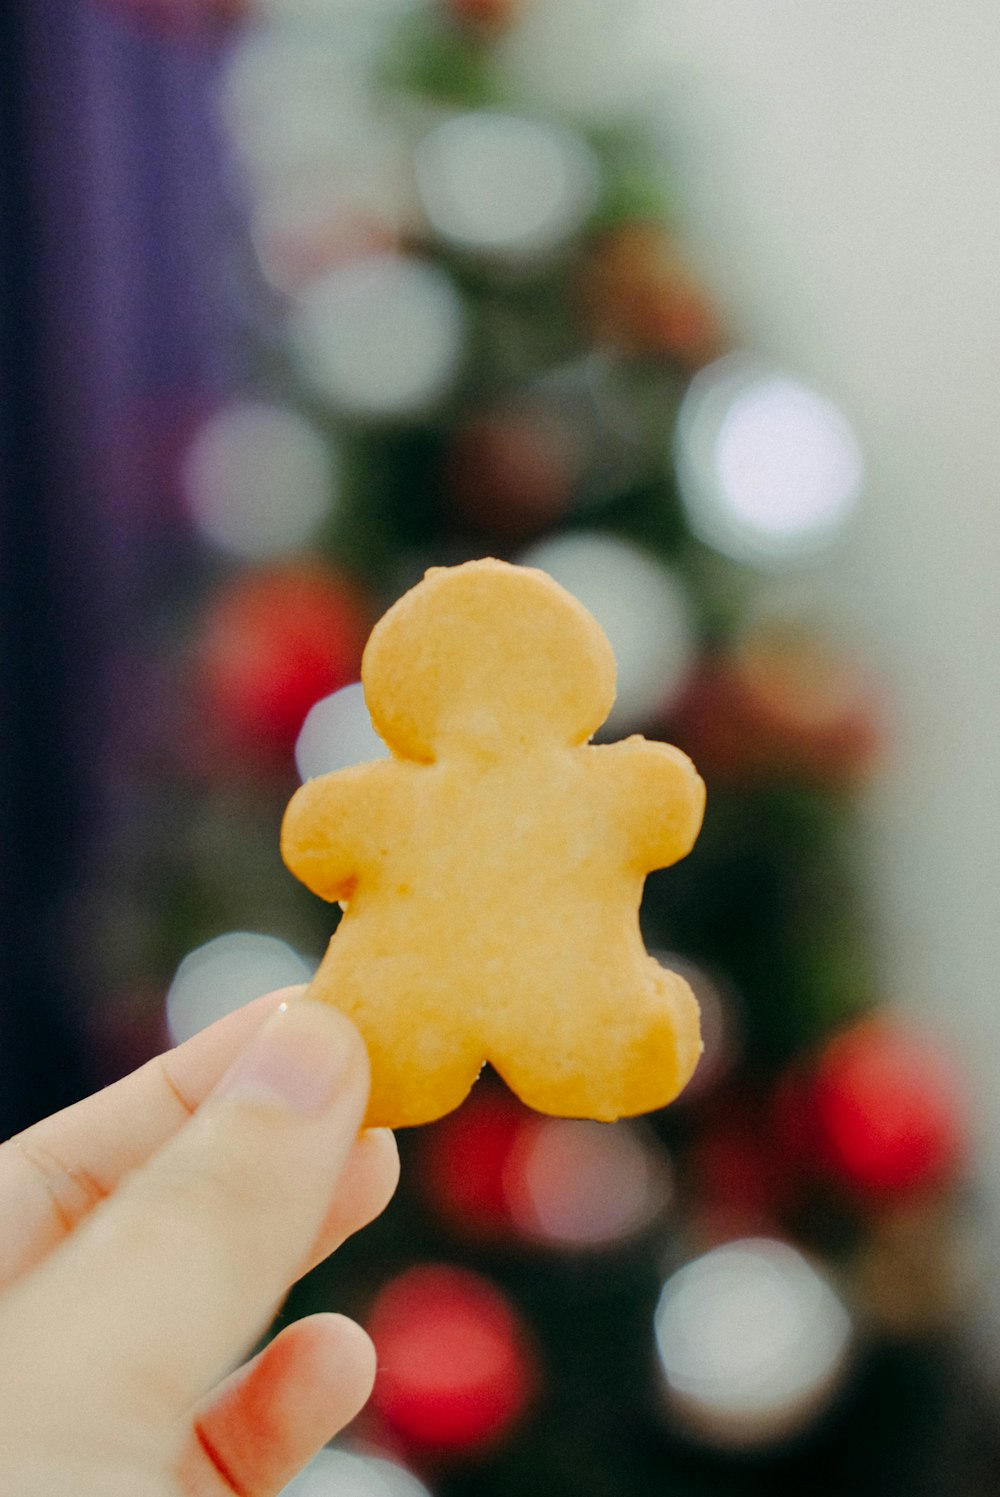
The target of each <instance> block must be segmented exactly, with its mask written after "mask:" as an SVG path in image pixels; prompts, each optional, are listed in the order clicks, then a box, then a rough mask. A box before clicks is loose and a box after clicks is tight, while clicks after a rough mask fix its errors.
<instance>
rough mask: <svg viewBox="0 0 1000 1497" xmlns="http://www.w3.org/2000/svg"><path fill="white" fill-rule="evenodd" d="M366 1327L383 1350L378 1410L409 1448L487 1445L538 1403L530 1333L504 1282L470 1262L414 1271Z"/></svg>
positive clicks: (389, 1289)
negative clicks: (475, 1270) (500, 1285)
mask: <svg viewBox="0 0 1000 1497" xmlns="http://www.w3.org/2000/svg"><path fill="white" fill-rule="evenodd" d="M367 1329H368V1332H369V1334H370V1335H371V1338H372V1340H373V1341H374V1343H375V1349H376V1352H377V1354H378V1375H377V1377H376V1379H375V1390H374V1392H373V1394H372V1409H373V1411H374V1412H375V1413H376V1414H378V1415H379V1416H381V1418H382V1419H383V1420H384V1421H385V1422H386V1424H388V1425H389V1426H390V1427H391V1428H392V1429H393V1430H394V1431H395V1432H396V1433H397V1434H398V1435H399V1436H400V1437H401V1439H403V1440H404V1441H405V1442H406V1443H407V1444H409V1445H411V1446H414V1447H418V1448H420V1449H422V1450H425V1451H427V1452H433V1453H437V1454H441V1455H443V1454H445V1453H448V1452H453V1453H454V1452H460V1451H473V1450H477V1449H480V1448H482V1447H483V1446H486V1445H490V1444H492V1443H493V1442H495V1441H496V1440H498V1439H500V1437H501V1436H502V1435H503V1434H504V1433H505V1432H506V1431H507V1430H508V1429H509V1428H510V1427H511V1425H512V1424H513V1423H514V1422H515V1421H516V1419H517V1418H518V1417H519V1415H521V1414H522V1413H523V1411H524V1409H525V1407H526V1406H527V1404H528V1402H529V1401H530V1398H531V1395H532V1393H533V1391H534V1388H535V1385H536V1381H537V1375H536V1365H535V1359H534V1355H533V1353H532V1351H531V1349H530V1343H529V1337H528V1333H527V1330H526V1328H525V1326H524V1324H523V1322H522V1320H521V1318H520V1316H519V1315H518V1314H517V1312H516V1311H515V1309H514V1308H513V1306H512V1305H511V1304H510V1302H509V1301H508V1300H507V1299H506V1297H505V1296H504V1295H503V1294H502V1293H501V1292H500V1290H499V1289H498V1288H497V1287H496V1285H494V1284H492V1283H491V1282H490V1281H489V1280H488V1279H485V1278H483V1277H482V1276H481V1275H479V1274H476V1273H472V1272H470V1271H469V1270H468V1269H460V1268H451V1267H447V1266H444V1265H441V1264H422V1265H420V1266H419V1267H417V1268H411V1269H409V1270H408V1271H407V1272H406V1273H403V1274H401V1275H400V1276H399V1278H396V1279H393V1280H392V1281H391V1282H390V1283H389V1284H387V1285H386V1286H385V1288H384V1289H383V1290H382V1291H381V1293H380V1294H379V1296H378V1298H377V1299H376V1301H375V1304H374V1305H373V1307H372V1310H371V1314H370V1316H369V1318H368V1320H367Z"/></svg>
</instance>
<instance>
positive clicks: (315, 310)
mask: <svg viewBox="0 0 1000 1497" xmlns="http://www.w3.org/2000/svg"><path fill="white" fill-rule="evenodd" d="M289 332H290V336H291V344H292V350H293V353H294V354H295V356H296V358H297V360H298V362H299V365H300V367H301V369H302V372H303V373H304V374H305V376H306V377H307V378H308V380H309V381H310V383H311V384H312V385H313V387H314V388H315V389H316V391H317V392H318V393H319V394H320V395H322V396H324V397H325V398H326V399H327V400H329V401H330V402H331V404H332V405H334V406H335V407H336V408H337V409H339V410H341V411H343V412H344V413H345V414H348V415H353V416H359V417H368V418H378V417H382V418H389V419H392V418H399V417H407V416H415V415H418V414H419V413H420V412H422V411H424V410H426V409H428V408H429V407H430V406H432V405H433V404H434V403H435V402H436V401H437V400H438V399H440V398H441V397H442V396H443V395H444V393H445V392H446V390H447V388H448V386H449V385H450V383H451V381H452V379H453V378H454V376H455V374H456V373H457V370H458V365H459V361H460V359H461V355H462V351H463V344H464V337H465V318H464V312H463V308H462V303H461V300H460V299H459V295H458V292H457V291H456V290H455V288H454V286H453V284H452V282H451V281H450V280H449V278H448V277H447V276H446V275H445V274H444V272H443V271H441V270H439V269H437V268H436V267H435V266H432V265H428V264H426V263H425V262H423V261H422V260H416V259H412V258H408V257H406V256H403V255H392V254H384V255H370V256H367V257H366V258H364V259H361V260H354V261H351V262H350V263H349V264H347V265H343V266H341V267H339V268H338V269H336V270H334V271H333V272H331V274H330V275H327V276H324V277H323V278H322V279H321V280H318V281H315V282H313V283H312V285H310V286H308V287H307V288H306V289H305V290H304V291H303V292H302V294H301V295H300V296H299V297H298V299H297V301H296V302H295V304H294V307H293V310H292V314H291V318H290V322H289Z"/></svg>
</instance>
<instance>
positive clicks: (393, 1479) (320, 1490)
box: [281, 1447, 430, 1497]
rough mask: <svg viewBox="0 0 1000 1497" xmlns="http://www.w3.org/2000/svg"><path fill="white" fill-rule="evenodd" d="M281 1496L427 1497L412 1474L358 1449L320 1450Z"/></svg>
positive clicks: (425, 1489)
mask: <svg viewBox="0 0 1000 1497" xmlns="http://www.w3.org/2000/svg"><path fill="white" fill-rule="evenodd" d="M281 1497H430V1493H429V1492H428V1489H427V1488H426V1487H425V1486H424V1484H423V1482H422V1481H419V1480H418V1478H417V1477H416V1476H414V1475H413V1473H412V1471H407V1470H406V1468H405V1467H404V1466H400V1465H399V1464H398V1463H397V1462H396V1461H390V1460H386V1459H385V1457H383V1456H377V1455H369V1454H368V1453H367V1452H364V1451H360V1450H341V1449H336V1448H334V1449H331V1448H329V1447H328V1448H327V1449H325V1450H321V1451H320V1452H319V1454H318V1455H317V1456H314V1457H313V1459H312V1460H311V1461H310V1462H309V1464H308V1466H307V1467H306V1468H305V1470H304V1471H301V1472H300V1473H299V1475H298V1476H296V1477H295V1478H294V1480H293V1481H291V1482H289V1484H288V1486H287V1487H284V1488H283V1489H282V1491H281Z"/></svg>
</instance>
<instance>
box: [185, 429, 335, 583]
mask: <svg viewBox="0 0 1000 1497" xmlns="http://www.w3.org/2000/svg"><path fill="white" fill-rule="evenodd" d="M181 481H182V485H183V490H184V496H185V499H186V501H187V505H188V510H189V511H190V514H191V518H192V521H193V523H194V525H195V528H196V529H197V531H198V532H199V534H200V535H201V536H202V538H203V539H204V540H206V541H208V542H209V544H210V545H213V546H215V547H217V548H219V549H220V550H223V551H228V552H230V553H231V554H233V555H235V556H240V557H247V558H254V559H260V558H264V557H270V556H281V555H285V554H288V553H291V552H295V551H297V550H300V549H302V548H303V547H304V546H306V545H308V543H309V542H310V541H311V540H313V539H314V538H315V536H316V533H317V531H318V529H319V528H320V526H321V525H322V524H323V522H324V521H325V520H326V519H327V517H328V516H329V514H330V513H331V511H332V508H333V505H334V503H335V500H336V491H337V474H336V470H335V464H334V455H333V452H332V449H331V448H330V447H329V445H328V444H327V442H326V441H325V440H324V438H323V437H322V436H321V435H320V433H319V432H318V431H317V429H316V427H315V426H313V424H312V423H311V422H310V421H309V420H308V419H307V418H306V417H305V416H303V415H302V414H301V413H300V412H299V411H296V410H292V409H290V408H289V407H286V406H278V405H268V404H266V403H264V402H262V401H252V400H237V401H233V402H232V403H231V404H229V405H226V406H223V407H222V408H221V410H219V411H217V412H216V413H215V415H213V416H211V417H210V418H209V419H208V420H207V421H206V422H204V424H203V425H202V426H201V427H200V428H199V430H198V431H197V432H196V433H195V436H194V438H193V440H192V442H191V443H190V445H189V447H188V449H187V452H186V453H185V455H184V460H183V465H182V470H181Z"/></svg>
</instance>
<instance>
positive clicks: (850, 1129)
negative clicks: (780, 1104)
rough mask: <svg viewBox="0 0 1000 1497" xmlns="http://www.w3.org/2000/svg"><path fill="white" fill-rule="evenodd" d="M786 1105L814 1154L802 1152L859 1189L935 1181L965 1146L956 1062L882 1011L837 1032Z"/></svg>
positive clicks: (889, 1191)
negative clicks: (789, 1103) (792, 1103)
mask: <svg viewBox="0 0 1000 1497" xmlns="http://www.w3.org/2000/svg"><path fill="white" fill-rule="evenodd" d="M785 1113H786V1118H788V1119H794V1120H795V1126H796V1132H797V1134H798V1137H799V1140H800V1144H801V1142H802V1141H804V1142H805V1143H806V1145H807V1150H808V1153H809V1154H811V1155H812V1158H811V1160H810V1159H809V1158H808V1157H807V1158H805V1160H804V1162H805V1163H806V1164H811V1165H812V1167H813V1168H814V1169H815V1170H816V1171H817V1172H818V1173H820V1174H823V1175H826V1176H828V1177H832V1178H833V1179H834V1180H836V1181H837V1182H838V1183H839V1184H841V1185H842V1186H844V1187H846V1188H847V1189H848V1190H850V1191H852V1192H855V1193H857V1194H860V1195H862V1196H869V1197H881V1198H884V1197H888V1196H893V1197H895V1196H899V1195H902V1194H904V1193H908V1192H913V1191H917V1190H923V1189H929V1188H932V1187H934V1186H938V1185H940V1184H942V1183H943V1182H944V1181H946V1180H947V1179H948V1178H949V1177H950V1176H952V1175H953V1174H954V1173H955V1171H956V1169H957V1167H958V1165H959V1163H960V1161H961V1158H962V1155H963V1152H964V1148H965V1139H966V1126H965V1118H964V1110H963V1107H962V1104H961V1085H960V1081H959V1077H958V1075H957V1072H956V1069H955V1067H954V1066H953V1065H952V1063H951V1062H950V1061H949V1059H948V1057H947V1056H946V1055H945V1054H944V1053H942V1051H941V1049H940V1047H939V1046H938V1045H936V1044H934V1043H933V1042H932V1041H931V1040H929V1039H927V1038H926V1037H924V1036H922V1035H918V1034H915V1033H913V1032H911V1031H909V1030H908V1029H906V1028H904V1027H903V1026H902V1024H900V1023H899V1022H898V1021H893V1020H889V1019H885V1018H873V1019H868V1020H866V1021H864V1022H863V1023H861V1024H858V1025H855V1026H854V1027H853V1028H852V1029H849V1030H847V1031H845V1032H844V1033H843V1034H840V1035H838V1036H837V1037H836V1038H835V1039H834V1040H833V1041H832V1042H831V1043H830V1044H829V1045H828V1046H827V1047H826V1049H825V1050H824V1051H823V1052H822V1054H821V1055H820V1057H819V1059H818V1061H817V1062H816V1063H815V1065H814V1067H813V1068H812V1071H811V1073H810V1074H809V1075H808V1076H807V1078H806V1079H805V1082H804V1084H803V1085H801V1086H800V1087H799V1089H798V1096H797V1098H796V1100H795V1102H794V1105H791V1106H789V1105H787V1097H786V1107H785ZM801 1152H802V1150H801V1148H800V1153H801Z"/></svg>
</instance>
